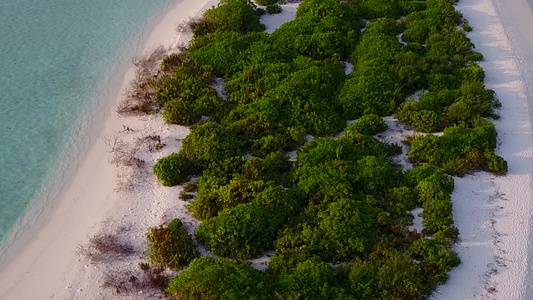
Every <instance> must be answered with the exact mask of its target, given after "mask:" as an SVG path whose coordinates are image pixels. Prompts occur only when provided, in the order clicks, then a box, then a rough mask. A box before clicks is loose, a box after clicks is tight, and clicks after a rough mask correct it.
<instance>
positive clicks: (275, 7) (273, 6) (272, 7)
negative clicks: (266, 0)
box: [266, 4, 282, 14]
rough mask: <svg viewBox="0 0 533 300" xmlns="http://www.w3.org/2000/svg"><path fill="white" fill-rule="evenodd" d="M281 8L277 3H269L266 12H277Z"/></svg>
mask: <svg viewBox="0 0 533 300" xmlns="http://www.w3.org/2000/svg"><path fill="white" fill-rule="evenodd" d="M281 10H282V8H281V5H279V4H270V5H267V7H266V12H267V13H269V14H279V13H280V12H281Z"/></svg>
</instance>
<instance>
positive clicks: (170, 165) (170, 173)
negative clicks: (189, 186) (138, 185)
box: [153, 153, 193, 186]
mask: <svg viewBox="0 0 533 300" xmlns="http://www.w3.org/2000/svg"><path fill="white" fill-rule="evenodd" d="M153 170H154V174H155V175H156V176H157V178H158V179H159V180H160V181H161V183H162V184H163V185H164V186H173V185H177V184H180V183H182V182H183V181H184V180H185V179H187V177H188V176H189V175H190V173H191V171H192V170H193V163H192V162H191V161H190V160H189V159H187V158H186V157H184V156H183V155H181V154H179V153H174V154H172V155H170V156H167V157H163V158H161V159H159V160H158V161H157V163H156V164H155V165H154V167H153Z"/></svg>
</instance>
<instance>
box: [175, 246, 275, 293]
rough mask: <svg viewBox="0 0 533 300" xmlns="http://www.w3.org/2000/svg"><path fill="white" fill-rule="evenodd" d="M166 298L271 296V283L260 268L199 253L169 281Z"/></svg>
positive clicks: (272, 290)
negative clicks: (187, 266)
mask: <svg viewBox="0 0 533 300" xmlns="http://www.w3.org/2000/svg"><path fill="white" fill-rule="evenodd" d="M166 293H167V295H168V298H169V299H176V300H177V299H190V300H195V299H258V300H259V299H265V300H267V299H272V298H273V297H274V289H273V283H272V282H271V280H270V277H269V276H268V275H267V274H266V273H264V272H261V271H258V270H256V269H254V268H252V267H249V266H245V265H243V264H237V263H233V262H231V261H229V260H227V259H222V258H219V259H213V258H210V257H205V256H202V257H200V258H197V259H195V260H193V261H192V262H191V265H190V266H189V268H187V269H186V270H184V271H183V272H181V273H179V274H178V275H177V276H176V277H174V279H172V280H171V281H170V284H169V286H168V288H167V289H166Z"/></svg>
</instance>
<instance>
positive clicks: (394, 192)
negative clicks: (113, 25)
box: [149, 0, 507, 299]
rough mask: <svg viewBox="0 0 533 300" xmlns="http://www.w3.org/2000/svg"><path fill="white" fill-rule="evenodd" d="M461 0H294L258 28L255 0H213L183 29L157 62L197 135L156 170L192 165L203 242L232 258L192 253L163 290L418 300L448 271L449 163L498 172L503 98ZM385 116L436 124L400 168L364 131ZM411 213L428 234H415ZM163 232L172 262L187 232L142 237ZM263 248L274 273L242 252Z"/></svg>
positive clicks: (173, 180)
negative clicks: (183, 46) (173, 48)
mask: <svg viewBox="0 0 533 300" xmlns="http://www.w3.org/2000/svg"><path fill="white" fill-rule="evenodd" d="M453 2H454V1H452V0H425V1H414V0H400V1H395V0H366V1H345V2H339V1H337V0H304V1H303V2H302V3H301V4H300V6H299V8H298V12H297V15H296V19H295V20H293V21H291V22H288V23H286V24H284V25H282V26H281V27H280V28H279V29H278V30H276V31H275V32H273V33H272V34H266V33H264V32H262V31H263V29H264V26H262V25H261V24H260V22H259V17H258V14H259V13H258V12H257V10H256V7H255V6H254V5H253V4H252V3H251V2H250V1H248V0H222V1H221V2H220V4H219V5H218V6H217V7H214V8H212V9H210V10H208V11H207V12H206V13H205V15H204V16H203V17H202V18H201V19H199V20H197V21H195V22H193V23H192V24H191V28H192V30H193V33H194V38H193V40H192V41H191V43H190V45H189V47H188V49H187V50H186V51H184V52H182V53H180V54H173V55H171V56H169V57H167V58H166V59H165V60H164V61H163V63H162V66H161V68H162V72H161V73H160V75H158V76H160V78H158V82H160V85H159V86H158V89H157V103H158V105H159V106H160V108H161V109H162V110H163V117H164V119H165V120H166V121H167V122H169V123H175V124H183V125H193V126H192V127H191V128H192V132H191V134H190V135H189V136H188V137H187V138H186V139H184V140H183V147H182V149H181V151H180V152H179V153H177V154H173V155H171V156H169V157H166V158H162V159H161V160H159V161H158V163H157V164H156V165H155V166H154V173H155V174H156V175H157V177H158V178H159V179H160V180H161V182H162V183H163V184H164V185H176V184H179V183H182V182H184V181H185V180H186V179H187V178H188V176H189V175H193V174H196V175H200V177H199V179H198V181H197V183H196V184H195V185H194V188H196V187H197V194H196V196H195V197H194V199H193V200H192V201H191V202H189V204H188V208H189V209H190V210H191V211H192V213H193V215H194V216H195V217H196V218H198V219H201V220H203V223H202V224H201V225H200V226H199V227H198V229H197V231H196V239H197V240H198V241H199V242H200V243H202V244H203V245H205V246H206V247H207V248H208V249H209V250H210V251H211V252H212V253H213V254H216V255H218V256H221V257H226V258H232V259H236V262H235V261H230V260H227V259H225V258H219V259H212V258H207V257H199V258H196V259H194V260H192V262H191V264H190V267H189V268H188V269H186V270H184V271H183V272H181V273H179V274H178V275H176V277H175V278H174V279H173V280H172V281H171V283H170V285H169V287H168V289H167V295H168V296H169V297H170V298H174V299H200V298H202V299H273V298H279V299H421V298H425V297H426V296H427V295H428V294H430V293H431V291H432V290H433V289H434V288H435V286H436V285H438V284H441V283H443V282H445V281H446V280H447V272H448V271H449V270H450V269H452V268H453V267H454V266H456V265H458V264H459V258H458V257H457V255H456V254H455V252H453V250H452V249H451V247H452V244H453V243H454V242H455V241H456V239H457V237H458V234H459V232H458V230H457V228H456V227H455V226H454V222H453V215H452V202H451V196H450V195H451V193H452V191H453V186H454V184H453V179H452V178H451V177H450V176H449V175H447V174H446V173H448V174H452V175H464V174H465V173H467V172H471V171H474V170H487V171H491V172H494V173H497V174H505V172H506V171H507V166H506V163H505V161H504V160H503V159H502V158H501V157H498V156H497V155H496V154H495V153H494V149H495V147H496V131H495V130H494V126H493V125H492V123H491V122H490V120H489V119H488V118H491V117H496V116H495V114H494V108H495V107H497V106H498V105H499V104H498V102H497V101H496V100H495V99H494V92H492V91H490V90H486V89H485V86H484V84H483V79H484V73H483V70H482V69H481V67H479V65H477V64H476V61H479V60H480V59H482V56H481V54H479V53H477V52H474V51H473V50H472V47H473V45H472V43H471V42H470V41H469V40H468V38H467V37H466V36H465V34H464V32H463V30H462V29H460V27H459V26H463V28H468V27H467V24H466V23H465V21H464V20H463V18H462V16H461V15H460V14H459V13H458V12H457V11H455V9H454V8H453V6H452V5H453ZM260 3H261V4H264V5H272V4H275V3H276V1H268V0H262V1H261V2H260ZM365 20H367V21H368V24H367V25H366V27H365ZM363 28H364V29H365V30H364V31H363V30H362V29H363ZM345 61H349V62H350V63H352V64H353V67H354V68H353V72H352V73H350V74H348V75H346V74H345V70H344V65H343V62H345ZM215 77H219V78H222V79H224V82H225V84H224V90H225V92H226V94H227V100H224V99H222V98H221V97H220V96H219V95H218V94H217V93H216V91H215V89H214V88H213V87H212V86H211V82H212V81H213V80H214V78H215ZM417 91H424V92H422V93H420V97H419V99H418V101H415V100H412V99H411V100H409V101H408V102H406V101H405V99H406V98H407V97H408V96H409V95H412V94H413V93H415V92H417ZM388 115H395V117H396V118H397V119H398V120H400V121H402V122H404V123H406V124H408V125H411V126H413V127H414V128H415V130H416V131H419V132H420V131H422V132H427V133H431V132H438V131H442V130H443V131H444V133H443V134H442V135H431V134H429V135H421V136H418V137H416V138H414V140H412V143H411V147H410V151H409V153H408V154H409V158H410V160H411V161H412V162H414V163H415V167H414V168H413V169H412V170H409V171H405V172H404V171H402V170H401V169H399V168H398V167H397V166H394V165H392V164H391V162H390V161H391V160H390V158H391V156H393V155H396V154H398V150H400V148H399V147H398V146H397V145H389V144H385V143H382V142H380V141H379V140H378V139H376V138H375V137H374V136H373V135H376V134H378V133H380V132H383V131H385V130H387V125H386V123H385V122H384V121H383V119H382V118H381V117H382V116H388ZM202 116H204V117H207V118H208V120H206V121H205V120H204V121H200V120H201V119H202ZM355 118H358V120H357V121H356V122H354V123H352V124H350V125H349V126H347V120H349V119H355ZM204 119H205V118H204ZM342 131H345V133H344V134H343V135H341V136H340V137H336V135H337V133H339V132H342ZM307 135H313V136H316V138H314V139H312V140H311V141H309V140H308V139H306V136H307ZM293 150H297V157H296V161H289V159H288V158H287V157H286V155H285V154H284V153H286V152H287V151H293ZM245 153H250V154H251V155H252V156H253V158H250V159H246V158H244V156H243V155H244V154H245ZM187 190H192V188H187ZM184 195H190V194H186V193H185V194H184ZM191 197H192V196H191ZM187 198H189V196H184V197H183V199H187ZM417 207H422V208H423V213H422V217H423V225H424V230H423V232H418V231H417V230H416V229H415V230H410V229H409V225H411V223H412V219H413V216H412V215H411V213H410V211H411V210H413V209H415V208H417ZM171 224H173V223H171ZM171 227H175V224H173V225H172V226H171V225H169V226H168V228H167V229H165V227H161V228H159V229H151V232H150V233H149V238H150V243H151V244H150V249H152V250H151V251H152V254H151V255H152V260H154V261H156V262H159V263H161V264H163V265H167V266H170V267H173V268H178V267H181V266H183V265H186V264H187V263H189V261H190V260H191V259H192V258H194V257H196V256H198V254H197V252H194V251H192V252H191V250H190V247H189V246H188V245H192V244H191V243H192V241H189V240H187V239H186V238H185V235H183V234H182V233H181V234H180V235H179V236H175V235H176V232H174V230H173V229H172V230H171V231H172V236H175V237H172V239H171V238H165V239H163V240H164V243H165V245H167V244H169V245H175V244H174V241H177V240H180V241H183V243H184V244H183V246H180V247H175V246H164V247H163V250H164V251H159V250H154V249H159V248H161V247H159V246H157V245H159V244H160V242H159V240H160V239H155V238H154V237H150V236H155V234H156V233H157V232H158V231H157V230H169V228H171ZM179 227H180V226H179ZM187 237H188V236H187ZM267 250H273V257H272V258H271V260H270V261H269V265H268V271H266V272H262V271H258V270H255V269H253V268H251V267H249V266H246V265H245V264H243V261H245V260H248V259H253V258H256V257H259V256H261V255H262V254H264V253H265V251H267ZM164 256H166V258H165V257H164Z"/></svg>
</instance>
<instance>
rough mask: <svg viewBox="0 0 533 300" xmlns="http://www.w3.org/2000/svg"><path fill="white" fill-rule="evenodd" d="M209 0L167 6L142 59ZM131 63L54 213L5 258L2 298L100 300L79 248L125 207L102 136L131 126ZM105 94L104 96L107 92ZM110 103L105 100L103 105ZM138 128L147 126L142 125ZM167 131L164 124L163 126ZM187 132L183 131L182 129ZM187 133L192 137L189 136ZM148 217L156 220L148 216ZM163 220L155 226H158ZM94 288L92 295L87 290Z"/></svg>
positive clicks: (148, 35)
mask: <svg viewBox="0 0 533 300" xmlns="http://www.w3.org/2000/svg"><path fill="white" fill-rule="evenodd" d="M216 3H217V1H208V0H201V1H198V0H178V1H175V2H174V3H173V4H172V5H169V6H168V7H167V11H165V12H164V13H162V14H161V15H160V16H159V17H158V18H157V20H155V21H154V23H153V24H150V25H149V26H148V27H147V28H145V29H144V30H143V32H141V36H140V38H139V43H138V45H137V52H138V53H137V54H141V53H143V52H146V51H149V50H151V49H154V48H155V47H157V46H159V45H169V46H174V45H175V44H176V43H177V39H178V36H177V33H176V31H175V28H176V25H177V24H179V23H181V22H183V21H186V20H188V19H189V17H191V16H195V15H197V14H198V13H201V12H203V10H205V9H207V8H209V7H211V6H212V5H214V4H216ZM133 76H134V68H133V66H132V65H131V64H130V65H128V66H127V67H126V69H123V70H122V71H120V72H119V73H117V74H116V76H115V78H112V79H111V83H112V84H111V85H110V86H109V87H108V89H109V90H108V91H107V94H109V99H107V101H108V102H107V104H106V107H107V109H106V110H105V111H104V112H102V114H104V116H100V117H101V118H102V119H105V122H104V125H103V126H102V125H101V124H94V125H93V127H94V130H90V131H91V135H92V136H91V137H86V138H87V139H88V140H92V141H94V142H93V144H92V145H91V146H90V147H89V149H88V151H87V152H86V154H85V155H84V157H82V158H80V159H79V160H78V163H77V165H75V166H72V168H73V169H74V172H72V173H74V176H73V177H71V178H70V179H69V180H68V182H66V185H65V186H66V187H65V188H64V189H63V190H62V191H61V193H60V195H59V196H58V198H57V199H53V200H52V201H51V203H50V205H49V206H50V207H47V209H46V210H45V211H49V212H47V213H45V214H44V215H41V216H39V217H38V218H39V220H38V221H36V222H35V224H34V225H33V226H32V225H30V226H29V227H28V228H25V229H24V230H23V231H22V232H20V233H19V235H18V236H17V239H16V240H15V242H14V243H13V245H11V246H10V247H9V249H8V250H7V251H6V252H5V253H4V255H3V257H2V259H1V265H0V283H1V284H0V299H95V298H96V297H97V296H96V295H97V294H98V293H99V290H100V284H98V283H97V282H93V280H92V278H90V277H87V274H88V273H89V272H87V271H88V269H90V267H91V266H89V265H88V264H87V263H86V262H84V261H82V260H80V259H79V255H77V254H76V253H75V252H76V249H77V247H78V245H80V244H83V243H84V242H86V241H87V239H88V238H89V237H90V236H93V235H94V234H96V233H97V232H98V231H99V230H101V228H102V224H103V222H104V221H105V220H107V219H108V218H109V217H110V216H116V213H117V211H119V210H120V209H121V207H123V206H124V205H125V204H127V203H124V202H125V201H127V200H128V199H125V198H124V197H123V195H122V193H118V192H116V190H115V188H116V186H117V181H116V169H115V166H114V165H112V164H110V163H109V159H110V157H111V155H110V153H109V147H107V146H106V145H105V143H104V141H103V139H102V137H104V136H106V135H108V134H112V133H113V132H118V131H120V130H122V129H123V125H124V124H125V122H126V121H129V122H131V120H124V118H121V117H119V116H118V115H117V113H116V112H115V106H116V104H117V103H118V101H119V100H120V99H121V96H122V94H123V93H124V92H125V89H126V88H127V87H128V86H129V83H130V82H131V80H132V79H133ZM104 94H105V93H104ZM102 102H105V101H102ZM137 123H138V124H139V126H145V125H144V122H143V121H141V120H138V121H137ZM158 127H159V130H162V128H164V127H163V124H162V120H161V124H158ZM182 129H183V128H182ZM184 132H185V134H186V133H187V132H188V131H187V130H185V131H184ZM148 218H151V216H150V215H148ZM158 222H159V220H157V221H156V222H153V224H150V225H151V226H155V225H158V224H159V223H158ZM90 285H94V287H96V289H94V290H89V289H86V288H85V287H86V286H90ZM104 298H105V297H104Z"/></svg>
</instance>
